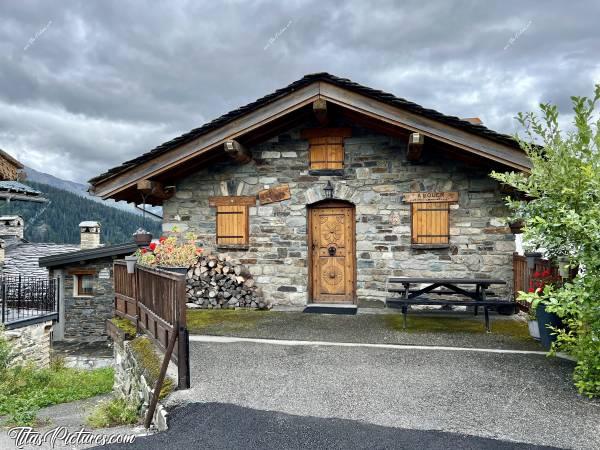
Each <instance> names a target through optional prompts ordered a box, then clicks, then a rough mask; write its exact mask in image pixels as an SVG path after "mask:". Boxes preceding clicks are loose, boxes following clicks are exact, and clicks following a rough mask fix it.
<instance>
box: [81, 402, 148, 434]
mask: <svg viewBox="0 0 600 450" xmlns="http://www.w3.org/2000/svg"><path fill="white" fill-rule="evenodd" d="M138 411H139V404H136V403H135V402H133V401H131V400H128V399H126V398H124V397H113V398H111V399H109V400H105V401H102V402H100V403H99V404H98V405H97V406H96V408H95V409H94V410H93V411H92V413H91V414H90V415H89V416H88V418H87V419H86V423H87V424H88V425H89V426H90V427H92V428H108V427H115V426H118V425H131V424H134V423H137V422H138V419H139V416H138Z"/></svg>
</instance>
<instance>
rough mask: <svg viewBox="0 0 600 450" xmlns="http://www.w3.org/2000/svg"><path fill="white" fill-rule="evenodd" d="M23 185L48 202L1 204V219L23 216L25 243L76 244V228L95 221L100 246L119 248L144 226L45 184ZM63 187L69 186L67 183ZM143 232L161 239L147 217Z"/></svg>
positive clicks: (158, 228)
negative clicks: (41, 193) (108, 245)
mask: <svg viewBox="0 0 600 450" xmlns="http://www.w3.org/2000/svg"><path fill="white" fill-rule="evenodd" d="M49 176H50V175H49ZM57 180H59V179H57ZM59 181H64V180H59ZM26 183H27V185H29V186H31V187H33V188H34V189H37V190H39V191H41V192H43V193H44V197H46V198H47V199H48V200H49V202H48V203H33V202H20V201H12V202H10V203H8V202H0V215H20V216H23V218H24V219H25V239H27V240H29V241H31V242H55V243H59V244H79V240H80V236H79V224H80V223H81V222H83V221H84V220H96V221H98V222H100V225H101V226H102V228H101V229H102V231H101V233H102V234H101V241H102V243H103V244H120V243H124V242H131V241H132V239H133V238H132V235H133V233H134V232H135V230H137V229H138V228H139V227H141V226H142V225H143V224H142V221H143V218H142V217H141V216H140V215H138V214H133V213H130V212H127V211H123V210H121V209H118V208H114V207H112V206H108V205H105V204H103V203H99V202H97V201H94V200H91V199H89V198H86V197H85V196H82V195H79V194H76V193H73V192H70V191H68V190H65V189H61V188H57V187H53V186H50V185H48V184H42V183H36V182H33V181H31V180H27V181H26ZM66 183H72V182H69V181H67V182H66ZM73 184H74V185H76V184H77V183H73ZM144 228H145V229H146V230H148V231H149V232H150V233H152V234H153V235H154V236H160V233H161V225H160V222H159V221H157V220H153V219H151V218H150V217H147V218H146V223H145V225H144Z"/></svg>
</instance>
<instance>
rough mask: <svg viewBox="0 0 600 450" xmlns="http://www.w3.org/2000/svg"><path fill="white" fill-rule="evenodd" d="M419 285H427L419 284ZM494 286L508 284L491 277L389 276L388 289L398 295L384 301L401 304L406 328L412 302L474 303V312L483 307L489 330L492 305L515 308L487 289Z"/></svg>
mask: <svg viewBox="0 0 600 450" xmlns="http://www.w3.org/2000/svg"><path fill="white" fill-rule="evenodd" d="M416 285H426V286H425V287H416ZM493 285H506V281H504V280H500V279H489V278H433V277H388V278H387V280H386V291H387V292H389V293H392V294H396V295H397V296H395V297H387V298H386V301H385V303H386V306H388V305H392V306H393V305H400V306H401V307H402V315H403V319H404V328H406V316H407V314H408V307H409V306H410V305H442V306H446V305H456V306H473V307H474V312H475V315H477V311H478V309H479V307H482V308H483V310H484V314H485V329H486V331H487V332H488V333H489V332H490V319H489V312H488V309H489V308H490V307H497V308H498V307H505V308H506V307H508V308H514V302H512V301H508V300H501V299H499V298H498V297H497V295H496V294H495V293H494V292H492V291H489V290H488V289H489V288H490V286H493ZM400 286H401V287H400ZM425 294H435V295H453V296H457V295H459V296H462V297H465V298H466V299H465V300H455V299H432V298H429V297H424V295H425ZM398 295H399V296H398Z"/></svg>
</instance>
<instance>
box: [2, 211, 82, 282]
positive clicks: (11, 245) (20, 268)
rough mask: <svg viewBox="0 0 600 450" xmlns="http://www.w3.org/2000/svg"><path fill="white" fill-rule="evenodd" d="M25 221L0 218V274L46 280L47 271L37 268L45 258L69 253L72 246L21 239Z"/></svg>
mask: <svg viewBox="0 0 600 450" xmlns="http://www.w3.org/2000/svg"><path fill="white" fill-rule="evenodd" d="M24 230H25V221H24V220H23V218H22V217H21V216H0V273H1V274H2V275H4V276H13V277H18V276H19V275H20V276H21V277H26V278H44V279H46V278H48V270H46V269H45V268H43V267H40V266H39V259H40V258H43V257H45V256H50V255H57V254H60V253H65V252H71V251H73V250H75V249H77V248H79V247H78V246H77V245H73V244H53V243H38V242H29V241H27V240H26V239H24V238H23V236H24Z"/></svg>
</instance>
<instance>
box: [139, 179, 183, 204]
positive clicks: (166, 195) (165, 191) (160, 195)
mask: <svg viewBox="0 0 600 450" xmlns="http://www.w3.org/2000/svg"><path fill="white" fill-rule="evenodd" d="M137 190H138V191H140V192H142V193H143V194H144V195H146V196H148V197H153V198H155V199H159V200H168V199H170V198H171V197H173V195H174V194H175V187H169V188H166V187H164V186H163V184H162V183H160V182H158V181H152V180H140V181H138V182H137Z"/></svg>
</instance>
